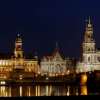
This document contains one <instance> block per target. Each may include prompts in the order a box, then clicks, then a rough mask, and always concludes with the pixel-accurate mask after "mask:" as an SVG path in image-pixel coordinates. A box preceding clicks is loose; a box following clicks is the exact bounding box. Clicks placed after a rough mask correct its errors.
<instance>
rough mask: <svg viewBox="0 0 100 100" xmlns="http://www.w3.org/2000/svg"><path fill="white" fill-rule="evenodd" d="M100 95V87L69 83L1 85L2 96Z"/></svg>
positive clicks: (0, 94) (0, 92) (0, 95)
mask: <svg viewBox="0 0 100 100" xmlns="http://www.w3.org/2000/svg"><path fill="white" fill-rule="evenodd" d="M71 95H77V96H78V95H100V88H99V87H95V88H91V87H90V88H88V87H87V86H86V85H84V86H69V85H64V84H62V85H57V86H55V85H52V84H49V85H30V86H23V85H22V86H18V85H14V86H0V97H19V96H71Z"/></svg>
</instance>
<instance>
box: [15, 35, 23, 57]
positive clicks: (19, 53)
mask: <svg viewBox="0 0 100 100" xmlns="http://www.w3.org/2000/svg"><path fill="white" fill-rule="evenodd" d="M14 54H15V58H23V50H22V39H21V37H20V34H18V35H17V38H16V41H15V51H14Z"/></svg>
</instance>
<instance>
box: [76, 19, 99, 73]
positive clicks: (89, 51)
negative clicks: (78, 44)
mask: <svg viewBox="0 0 100 100" xmlns="http://www.w3.org/2000/svg"><path fill="white" fill-rule="evenodd" d="M95 45H96V43H95V40H94V38H93V25H92V24H91V21H90V18H89V20H88V23H87V24H86V29H85V34H84V41H83V43H82V58H81V61H79V62H78V63H77V66H76V71H77V72H90V71H94V70H100V51H99V50H97V49H96V46H95Z"/></svg>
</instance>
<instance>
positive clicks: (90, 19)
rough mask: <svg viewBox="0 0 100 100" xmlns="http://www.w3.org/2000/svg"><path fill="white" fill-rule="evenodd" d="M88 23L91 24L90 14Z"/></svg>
mask: <svg viewBox="0 0 100 100" xmlns="http://www.w3.org/2000/svg"><path fill="white" fill-rule="evenodd" d="M89 24H91V19H90V16H89Z"/></svg>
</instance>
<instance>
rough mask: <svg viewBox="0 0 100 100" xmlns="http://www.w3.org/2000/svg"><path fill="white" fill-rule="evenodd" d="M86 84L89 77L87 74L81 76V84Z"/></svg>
mask: <svg viewBox="0 0 100 100" xmlns="http://www.w3.org/2000/svg"><path fill="white" fill-rule="evenodd" d="M86 82H87V75H86V74H83V75H82V76H81V84H86Z"/></svg>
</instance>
